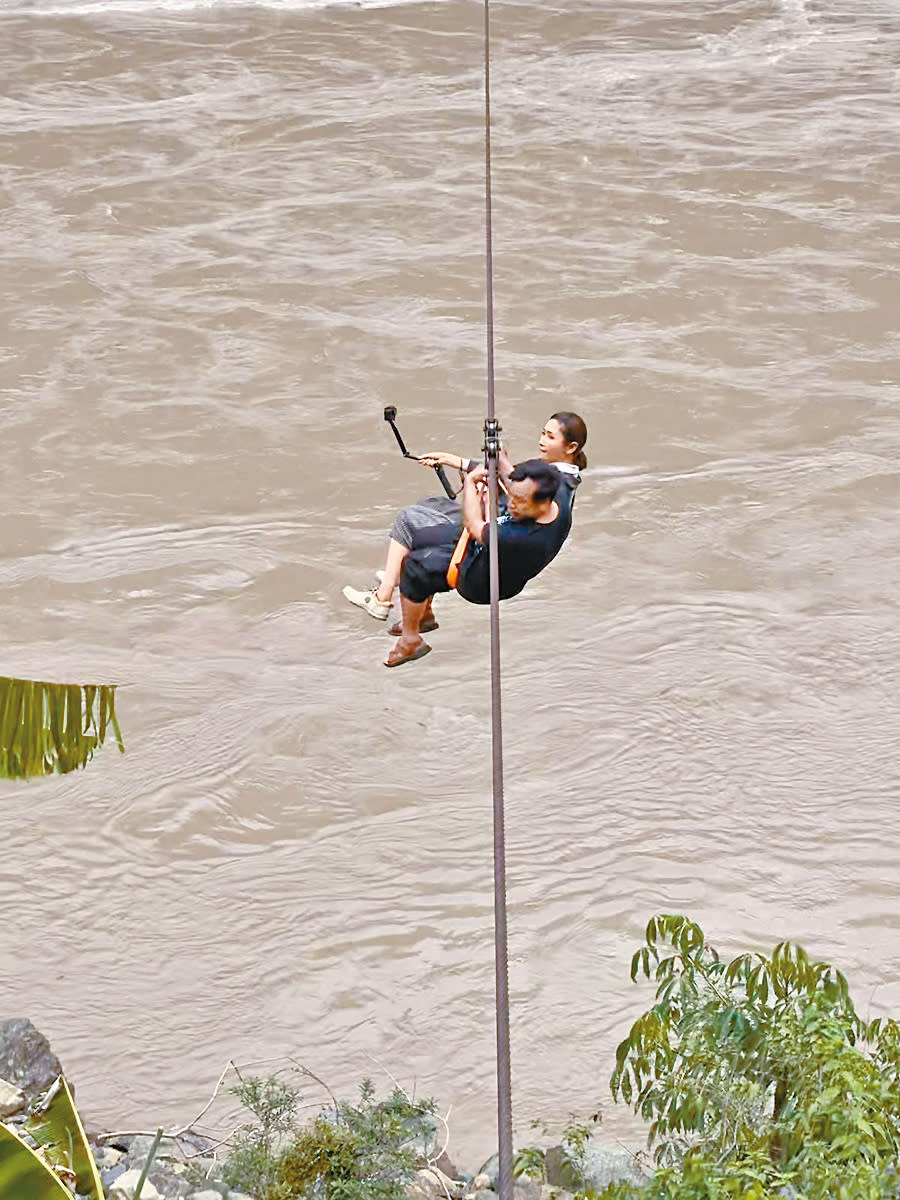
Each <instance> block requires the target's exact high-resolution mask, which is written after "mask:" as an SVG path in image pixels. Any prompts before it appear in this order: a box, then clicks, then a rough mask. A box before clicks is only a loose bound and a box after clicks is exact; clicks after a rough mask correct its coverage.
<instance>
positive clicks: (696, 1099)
mask: <svg viewBox="0 0 900 1200" xmlns="http://www.w3.org/2000/svg"><path fill="white" fill-rule="evenodd" d="M639 974H643V975H645V976H646V977H647V978H648V979H655V981H656V984H657V989H656V1002H655V1004H653V1006H652V1007H651V1008H650V1009H648V1011H647V1012H645V1013H644V1014H643V1015H642V1016H641V1017H639V1018H638V1020H637V1021H636V1022H635V1023H634V1025H633V1026H632V1028H631V1030H630V1032H629V1034H628V1036H627V1037H626V1038H625V1039H624V1040H623V1042H622V1043H621V1045H620V1046H619V1048H618V1050H617V1053H616V1067H615V1070H614V1072H613V1076H612V1080H611V1086H612V1091H613V1096H614V1097H615V1098H616V1099H619V1098H621V1099H623V1100H624V1101H625V1102H626V1103H628V1104H631V1105H632V1106H633V1108H634V1110H635V1112H637V1113H639V1114H641V1115H642V1116H643V1117H645V1118H646V1119H647V1120H648V1121H649V1122H650V1129H649V1141H650V1144H651V1145H653V1146H655V1149H656V1159H657V1163H658V1170H657V1172H656V1175H655V1176H654V1178H653V1180H652V1181H651V1182H650V1183H649V1184H648V1185H647V1187H646V1189H644V1190H641V1191H639V1192H636V1191H635V1190H634V1189H629V1188H626V1187H622V1186H621V1185H620V1186H619V1187H618V1189H616V1188H612V1189H608V1192H607V1193H605V1196H608V1197H609V1200H631V1197H632V1196H635V1195H640V1196H642V1197H643V1196H646V1197H648V1198H652V1200H670V1198H671V1200H675V1198H676V1197H677V1198H678V1200H707V1198H708V1200H725V1198H730V1197H740V1198H741V1200H769V1198H770V1197H776V1196H778V1197H785V1196H792V1197H802V1198H803V1200H880V1198H882V1197H886V1196H894V1195H897V1194H898V1191H897V1184H896V1175H895V1170H894V1164H895V1163H896V1162H897V1158H898V1150H900V1087H898V1079H900V1027H898V1025H897V1023H896V1022H895V1021H893V1020H878V1021H873V1022H871V1023H870V1024H868V1025H866V1024H865V1023H864V1022H863V1021H861V1020H860V1018H859V1017H858V1015H857V1013H856V1010H855V1008H854V1006H853V1002H852V1000H851V997H850V992H849V989H848V986H847V981H846V979H845V978H844V976H843V975H842V974H841V973H840V971H837V970H836V969H835V968H834V967H831V966H829V965H828V964H827V963H823V962H814V961H812V960H811V959H810V958H809V957H808V955H807V954H806V952H805V951H804V950H803V949H801V948H800V947H799V946H795V945H792V944H791V943H789V942H782V943H780V944H779V945H778V946H776V947H775V949H774V950H773V951H772V954H771V955H770V956H768V957H766V956H765V955H762V954H743V955H740V956H739V957H738V958H736V959H734V960H733V961H732V962H729V963H725V962H722V961H721V960H720V958H719V956H718V954H717V953H716V951H715V950H714V949H713V947H711V946H710V945H709V944H708V942H707V941H706V938H705V936H704V934H703V931H702V929H701V928H700V927H699V926H698V925H696V924H694V923H693V922H692V921H689V920H687V919H686V918H685V917H682V916H659V917H654V918H653V919H652V920H651V921H650V923H649V924H648V926H647V934H646V941H645V944H644V945H643V946H642V947H641V949H640V950H638V952H637V953H636V954H635V956H634V958H633V960H632V966H631V976H632V979H636V978H637V977H638V975H639Z"/></svg>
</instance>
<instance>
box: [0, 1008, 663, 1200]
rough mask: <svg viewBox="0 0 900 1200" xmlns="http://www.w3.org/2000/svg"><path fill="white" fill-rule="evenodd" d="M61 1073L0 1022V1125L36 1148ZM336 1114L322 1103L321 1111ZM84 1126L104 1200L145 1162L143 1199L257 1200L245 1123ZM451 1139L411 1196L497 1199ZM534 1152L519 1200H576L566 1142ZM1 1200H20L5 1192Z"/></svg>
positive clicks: (602, 1163)
mask: <svg viewBox="0 0 900 1200" xmlns="http://www.w3.org/2000/svg"><path fill="white" fill-rule="evenodd" d="M64 1075H65V1072H64V1070H63V1066H62V1064H61V1063H60V1061H59V1059H58V1058H57V1056H56V1055H55V1053H54V1052H53V1049H52V1047H51V1046H50V1043H49V1042H48V1041H47V1039H46V1038H45V1037H44V1035H43V1034H41V1033H40V1031H39V1030H37V1029H36V1028H35V1027H34V1025H32V1024H31V1022H30V1021H28V1020H26V1019H11V1020H7V1021H3V1022H0V1123H2V1124H3V1125H5V1126H6V1127H7V1128H9V1129H11V1130H12V1131H13V1132H14V1133H15V1134H17V1136H18V1137H20V1138H22V1139H23V1140H25V1141H26V1142H27V1143H28V1144H29V1145H31V1146H33V1147H36V1146H37V1143H36V1142H35V1141H34V1138H33V1137H31V1135H30V1133H29V1117H30V1115H31V1114H33V1113H34V1112H35V1111H37V1110H38V1109H39V1108H40V1106H41V1104H42V1102H43V1101H44V1099H45V1098H46V1096H47V1095H48V1093H49V1092H50V1090H51V1089H53V1088H54V1086H55V1085H56V1082H57V1080H58V1079H59V1078H60V1077H61V1076H64ZM220 1082H221V1081H220ZM334 1111H335V1109H334V1108H329V1107H327V1106H326V1105H323V1106H322V1109H321V1110H320V1115H321V1114H326V1115H328V1114H333V1113H334ZM202 1115H203V1114H201V1116H202ZM246 1115H247V1125H246V1126H245V1127H244V1129H245V1130H246V1129H253V1127H254V1116H253V1114H252V1113H251V1112H249V1111H248V1112H247V1114H246ZM198 1120H199V1118H198ZM312 1121H315V1117H312V1118H311V1122H312ZM85 1132H86V1134H87V1140H88V1144H89V1146H90V1148H91V1151H92V1152H93V1155H94V1158H95V1160H96V1163H97V1167H98V1170H99V1175H100V1179H101V1181H102V1184H103V1187H104V1190H105V1193H106V1197H107V1198H108V1200H134V1197H135V1189H136V1188H137V1186H138V1184H139V1183H140V1182H141V1176H142V1175H143V1174H144V1173H145V1168H146V1178H145V1179H144V1181H143V1184H142V1186H141V1191H140V1200H261V1197H260V1196H258V1195H254V1194H251V1193H250V1192H247V1191H241V1190H236V1189H235V1188H234V1187H233V1186H230V1185H229V1183H228V1182H227V1180H228V1176H229V1172H228V1170H227V1166H228V1162H229V1156H230V1154H231V1153H232V1152H233V1150H234V1148H235V1146H236V1145H238V1144H239V1143H240V1134H241V1130H239V1129H237V1130H233V1131H232V1133H231V1134H230V1135H229V1137H228V1138H226V1139H224V1140H218V1141H217V1140H215V1139H213V1138H211V1137H209V1136H206V1135H205V1134H203V1133H200V1132H199V1131H197V1130H196V1129H194V1128H193V1127H192V1126H191V1125H186V1126H185V1127H183V1128H178V1129H171V1130H168V1131H165V1133H164V1136H162V1137H161V1138H159V1139H157V1137H156V1136H153V1135H152V1134H150V1133H147V1132H130V1133H123V1132H116V1131H105V1130H86V1131H85ZM448 1140H449V1131H447V1138H434V1139H433V1140H429V1141H428V1142H427V1143H425V1142H423V1144H422V1146H421V1152H420V1153H419V1154H418V1157H417V1158H416V1159H415V1164H414V1165H415V1169H414V1171H412V1170H411V1171H410V1175H411V1178H409V1179H408V1180H407V1181H406V1182H405V1183H404V1184H403V1190H404V1192H405V1194H406V1197H407V1200H496V1191H495V1189H496V1186H497V1159H496V1155H495V1156H494V1157H493V1158H491V1159H489V1160H488V1161H487V1162H486V1163H483V1164H481V1166H480V1167H477V1168H474V1169H472V1170H471V1171H470V1170H466V1169H463V1168H461V1167H459V1166H458V1165H457V1164H456V1163H454V1162H453V1160H452V1159H451V1157H450V1156H449V1155H448V1154H447V1149H446V1147H447V1142H448ZM538 1158H539V1161H540V1171H539V1174H540V1178H526V1176H527V1175H528V1172H527V1171H525V1172H523V1175H522V1177H520V1178H519V1179H518V1180H517V1181H516V1184H515V1200H571V1197H572V1191H571V1190H570V1189H571V1188H572V1187H573V1186H574V1184H575V1180H574V1179H573V1177H572V1173H571V1165H570V1164H569V1162H568V1160H567V1156H566V1154H565V1152H564V1150H563V1147H561V1146H557V1147H548V1148H546V1149H545V1150H544V1151H543V1152H542V1154H541V1155H540V1156H538ZM148 1162H149V1167H148ZM581 1169H582V1172H583V1175H582V1179H581V1181H580V1182H582V1183H583V1184H589V1185H590V1186H592V1187H593V1188H596V1189H600V1188H603V1187H605V1186H606V1185H607V1184H608V1183H611V1182H613V1181H614V1180H617V1179H632V1180H635V1181H636V1180H638V1179H639V1178H640V1172H639V1171H638V1169H637V1167H636V1165H635V1162H634V1159H633V1156H632V1155H631V1154H629V1152H628V1151H626V1150H624V1149H622V1148H621V1147H618V1146H601V1145H599V1144H594V1143H591V1145H590V1147H589V1150H588V1153H587V1154H586V1155H585V1156H583V1158H582V1160H581ZM63 1174H64V1175H65V1173H63ZM70 1186H72V1185H70ZM75 1194H76V1195H77V1194H78V1193H75ZM297 1194H300V1193H297ZM361 1194H364V1191H363V1192H361ZM0 1200H14V1198H13V1197H12V1196H11V1195H10V1196H9V1197H7V1196H6V1195H3V1196H0Z"/></svg>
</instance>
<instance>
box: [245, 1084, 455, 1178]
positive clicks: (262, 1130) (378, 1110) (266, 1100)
mask: <svg viewBox="0 0 900 1200" xmlns="http://www.w3.org/2000/svg"><path fill="white" fill-rule="evenodd" d="M233 1091H234V1093H235V1094H236V1095H237V1096H238V1097H239V1098H240V1100H241V1103H242V1104H243V1105H244V1106H245V1107H246V1108H248V1109H249V1110H250V1111H251V1112H252V1113H253V1116H254V1121H253V1123H252V1124H250V1125H248V1126H247V1127H245V1128H244V1129H243V1130H241V1131H240V1132H239V1133H238V1135H237V1136H236V1138H235V1142H234V1144H233V1147H232V1150H231V1153H230V1154H229V1157H228V1159H227V1160H226V1162H225V1165H224V1167H223V1169H222V1178H223V1179H224V1181H225V1182H226V1183H227V1184H228V1185H229V1187H232V1188H235V1189H237V1190H240V1191H246V1192H248V1193H250V1194H252V1195H254V1196H257V1197H258V1198H259V1200H294V1198H295V1197H310V1198H315V1200H402V1198H403V1197H404V1189H405V1187H406V1185H407V1184H408V1183H409V1182H411V1180H412V1178H413V1176H414V1175H415V1171H416V1167H417V1165H418V1163H419V1161H420V1160H421V1159H422V1158H427V1155H428V1153H429V1151H430V1150H431V1149H432V1148H433V1145H434V1134H435V1124H436V1123H435V1119H434V1115H433V1114H434V1109H435V1106H434V1102H433V1101H432V1100H413V1099H411V1098H410V1097H408V1096H407V1095H406V1094H405V1093H403V1092H402V1091H400V1090H399V1089H395V1090H394V1091H393V1092H391V1094H390V1095H389V1096H387V1097H385V1098H384V1099H381V1100H378V1099H377V1098H376V1095H375V1089H374V1088H373V1086H372V1084H371V1082H370V1081H368V1080H366V1081H364V1082H363V1084H362V1085H361V1088H360V1099H359V1103H358V1104H349V1103H347V1102H340V1103H338V1104H337V1106H336V1107H335V1108H333V1109H329V1110H327V1111H326V1112H322V1113H319V1115H318V1116H317V1117H315V1119H314V1120H313V1121H312V1123H310V1124H308V1125H304V1126H300V1125H298V1123H297V1116H296V1108H297V1101H298V1098H299V1097H298V1094H297V1092H296V1091H295V1090H294V1089H293V1088H291V1087H289V1086H288V1085H286V1084H284V1083H282V1082H281V1081H280V1080H278V1079H274V1078H270V1079H266V1080H260V1079H250V1080H247V1081H245V1082H243V1083H242V1084H240V1085H239V1086H238V1087H236V1088H234V1089H233Z"/></svg>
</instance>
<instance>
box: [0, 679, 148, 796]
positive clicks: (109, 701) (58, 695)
mask: <svg viewBox="0 0 900 1200" xmlns="http://www.w3.org/2000/svg"><path fill="white" fill-rule="evenodd" d="M115 695H116V689H115V688H114V687H105V686H93V685H84V686H79V685H76V684H62V683H40V682H37V681H35V680H33V679H9V678H6V677H4V676H0V778H4V779H28V778H30V777H32V776H35V775H52V774H53V773H54V772H56V771H58V772H59V773H60V774H63V773H65V772H67V771H74V770H75V769H76V768H77V767H84V766H86V765H87V763H88V762H89V761H90V759H91V758H92V757H93V754H94V751H95V750H97V749H98V748H99V747H100V746H102V745H103V742H104V741H105V740H106V735H107V732H108V730H110V729H111V730H112V732H113V734H114V735H115V739H116V742H117V743H118V746H119V750H121V751H123V752H124V750H125V747H124V745H123V743H122V734H121V732H120V730H119V723H118V721H117V720H116V707H115Z"/></svg>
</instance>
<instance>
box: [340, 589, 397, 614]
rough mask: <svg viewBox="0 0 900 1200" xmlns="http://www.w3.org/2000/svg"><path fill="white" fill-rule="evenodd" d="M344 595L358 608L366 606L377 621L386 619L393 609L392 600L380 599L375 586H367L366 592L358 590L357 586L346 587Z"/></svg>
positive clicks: (367, 610)
mask: <svg viewBox="0 0 900 1200" xmlns="http://www.w3.org/2000/svg"><path fill="white" fill-rule="evenodd" d="M344 595H345V596H346V597H347V599H348V600H349V601H350V603H351V604H355V605H356V607H357V608H364V609H365V610H366V612H367V613H368V614H369V616H370V617H374V618H375V620H376V621H386V620H387V619H388V614H389V613H390V611H391V606H390V602H386V601H384V600H379V599H378V597H377V596H376V595H375V589H374V588H366V590H365V591H364V592H360V591H358V590H357V589H356V588H352V587H345V588H344Z"/></svg>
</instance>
